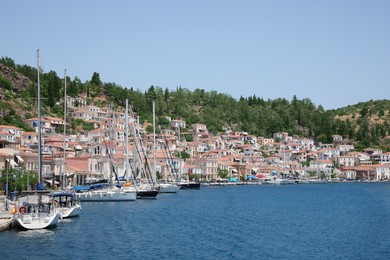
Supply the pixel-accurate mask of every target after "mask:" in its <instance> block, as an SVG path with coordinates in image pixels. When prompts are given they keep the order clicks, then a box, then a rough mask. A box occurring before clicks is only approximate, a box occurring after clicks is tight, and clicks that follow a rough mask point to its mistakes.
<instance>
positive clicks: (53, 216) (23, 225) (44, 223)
mask: <svg viewBox="0 0 390 260" xmlns="http://www.w3.org/2000/svg"><path fill="white" fill-rule="evenodd" d="M59 220H60V213H59V212H53V213H26V214H21V213H18V214H17V215H15V218H14V225H15V226H16V227H18V228H20V229H24V230H33V229H44V228H54V227H55V226H56V225H57V223H58V221H59Z"/></svg>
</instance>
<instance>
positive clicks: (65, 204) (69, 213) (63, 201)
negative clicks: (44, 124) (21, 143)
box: [52, 69, 81, 218]
mask: <svg viewBox="0 0 390 260" xmlns="http://www.w3.org/2000/svg"><path fill="white" fill-rule="evenodd" d="M64 78H65V87H64V147H63V150H64V153H63V157H64V158H63V161H62V171H61V176H60V178H61V185H62V190H63V191H60V192H56V193H54V194H52V198H53V200H54V201H53V204H54V205H55V206H56V208H57V210H59V211H60V213H61V218H70V217H77V216H79V215H80V211H81V205H80V202H79V201H78V200H76V196H75V194H74V193H73V192H67V191H64V189H65V187H66V171H65V168H66V167H65V165H66V164H65V160H66V112H67V109H66V102H67V96H66V69H65V71H64Z"/></svg>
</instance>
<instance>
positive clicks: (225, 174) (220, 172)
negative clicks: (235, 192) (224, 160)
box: [217, 168, 229, 180]
mask: <svg viewBox="0 0 390 260" xmlns="http://www.w3.org/2000/svg"><path fill="white" fill-rule="evenodd" d="M217 174H218V176H219V178H221V179H222V180H224V179H227V178H228V177H229V172H228V170H226V169H221V168H218V169H217Z"/></svg>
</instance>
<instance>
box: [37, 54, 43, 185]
mask: <svg viewBox="0 0 390 260" xmlns="http://www.w3.org/2000/svg"><path fill="white" fill-rule="evenodd" d="M37 79H38V183H39V184H41V183H42V151H41V150H42V147H41V146H42V132H41V131H42V129H41V82H40V79H39V49H38V50H37Z"/></svg>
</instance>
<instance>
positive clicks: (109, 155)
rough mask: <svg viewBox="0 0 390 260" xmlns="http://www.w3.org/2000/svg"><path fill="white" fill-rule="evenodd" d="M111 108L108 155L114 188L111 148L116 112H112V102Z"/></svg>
mask: <svg viewBox="0 0 390 260" xmlns="http://www.w3.org/2000/svg"><path fill="white" fill-rule="evenodd" d="M109 108H110V109H109V110H110V113H111V116H112V120H110V127H109V134H108V140H109V146H108V147H109V150H108V157H109V160H110V163H109V165H110V188H112V185H113V183H112V167H113V162H112V157H111V156H112V154H111V151H112V148H111V144H112V121H113V120H114V113H113V112H112V108H111V103H110V106H109Z"/></svg>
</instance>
